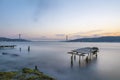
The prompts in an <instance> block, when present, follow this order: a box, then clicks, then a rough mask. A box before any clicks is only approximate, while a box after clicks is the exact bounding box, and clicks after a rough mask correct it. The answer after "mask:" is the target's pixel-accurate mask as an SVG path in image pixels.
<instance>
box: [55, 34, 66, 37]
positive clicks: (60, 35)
mask: <svg viewBox="0 0 120 80" xmlns="http://www.w3.org/2000/svg"><path fill="white" fill-rule="evenodd" d="M55 36H58V37H63V36H65V34H56V35H55Z"/></svg>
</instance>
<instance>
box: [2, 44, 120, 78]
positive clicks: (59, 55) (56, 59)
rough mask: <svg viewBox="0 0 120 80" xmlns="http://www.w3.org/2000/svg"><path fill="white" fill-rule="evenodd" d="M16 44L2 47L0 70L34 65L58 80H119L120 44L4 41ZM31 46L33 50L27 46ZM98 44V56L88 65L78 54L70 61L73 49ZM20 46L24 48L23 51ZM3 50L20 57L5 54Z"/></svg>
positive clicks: (32, 66)
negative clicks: (6, 47)
mask: <svg viewBox="0 0 120 80" xmlns="http://www.w3.org/2000/svg"><path fill="white" fill-rule="evenodd" d="M0 44H12V45H13V44H15V45H17V47H16V48H15V49H4V50H0V71H11V70H19V69H21V68H23V67H30V68H34V66H35V65H37V66H38V67H39V69H40V70H41V71H43V72H44V73H46V74H49V75H51V76H53V77H56V78H57V79H58V80H74V79H75V80H88V79H89V80H120V77H119V75H120V69H119V68H120V64H119V59H120V49H119V48H120V43H79V42H75V43H72V42H69V43H68V42H21V43H20V42H13V43H12V42H11V43H9V42H1V43H0ZM28 46H30V48H31V49H30V51H29V52H28V50H27V48H28ZM93 46H96V47H98V48H99V49H100V52H99V53H98V57H97V58H95V57H94V59H93V60H92V61H91V62H89V63H87V64H86V62H85V60H83V61H79V57H78V56H76V59H74V58H73V60H71V55H70V54H67V52H69V51H70V50H73V49H76V48H82V47H93ZM20 48H21V50H20ZM2 52H7V53H9V54H18V55H19V56H17V57H15V56H10V55H2Z"/></svg>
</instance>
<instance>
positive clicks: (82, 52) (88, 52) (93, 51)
mask: <svg viewBox="0 0 120 80" xmlns="http://www.w3.org/2000/svg"><path fill="white" fill-rule="evenodd" d="M98 51H99V49H98V48H97V47H85V48H79V49H74V50H71V52H68V54H72V56H73V55H74V56H76V55H78V56H79V58H80V57H84V56H87V57H86V58H89V59H91V57H92V56H93V55H95V56H96V57H97V52H98Z"/></svg>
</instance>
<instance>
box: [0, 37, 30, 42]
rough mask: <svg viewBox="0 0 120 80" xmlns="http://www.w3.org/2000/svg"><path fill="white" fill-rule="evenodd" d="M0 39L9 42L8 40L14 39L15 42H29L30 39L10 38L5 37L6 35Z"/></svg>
mask: <svg viewBox="0 0 120 80" xmlns="http://www.w3.org/2000/svg"><path fill="white" fill-rule="evenodd" d="M0 41H6V42H9V41H11V42H12V41H13V42H14V41H15V42H29V41H30V40H26V39H11V38H6V37H0Z"/></svg>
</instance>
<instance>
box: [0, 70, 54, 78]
mask: <svg viewBox="0 0 120 80" xmlns="http://www.w3.org/2000/svg"><path fill="white" fill-rule="evenodd" d="M0 80H55V79H54V78H52V77H50V76H48V75H45V74H43V73H42V72H40V71H39V70H36V69H30V68H23V69H22V70H21V71H11V72H0Z"/></svg>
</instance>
